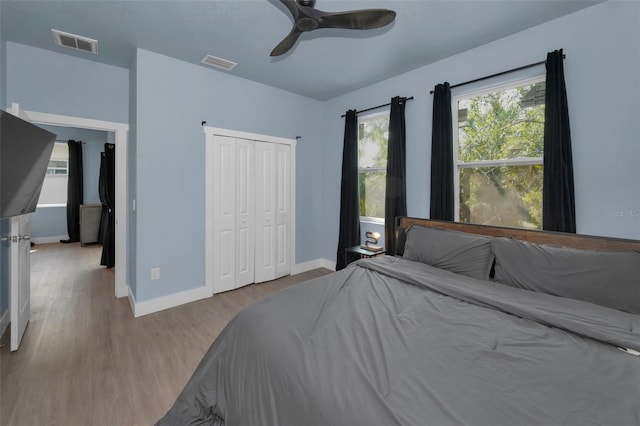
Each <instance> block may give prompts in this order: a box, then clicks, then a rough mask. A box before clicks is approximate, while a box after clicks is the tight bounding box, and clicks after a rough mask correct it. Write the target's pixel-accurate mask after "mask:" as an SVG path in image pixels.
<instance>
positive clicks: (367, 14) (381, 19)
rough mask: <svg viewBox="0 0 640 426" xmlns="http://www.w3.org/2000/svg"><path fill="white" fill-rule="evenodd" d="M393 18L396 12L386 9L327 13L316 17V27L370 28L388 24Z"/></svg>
mask: <svg viewBox="0 0 640 426" xmlns="http://www.w3.org/2000/svg"><path fill="white" fill-rule="evenodd" d="M325 13H326V12H325ZM394 19H396V12H394V11H393V10H388V9H365V10H354V11H349V12H340V13H327V14H326V15H322V16H321V17H319V18H318V28H345V29H350V30H371V29H374V28H380V27H384V26H385V25H389V24H390V23H391V22H393V20H394Z"/></svg>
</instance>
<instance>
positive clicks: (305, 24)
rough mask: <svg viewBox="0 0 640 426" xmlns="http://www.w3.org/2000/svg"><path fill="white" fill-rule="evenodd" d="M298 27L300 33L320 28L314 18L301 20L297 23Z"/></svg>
mask: <svg viewBox="0 0 640 426" xmlns="http://www.w3.org/2000/svg"><path fill="white" fill-rule="evenodd" d="M296 27H298V29H299V30H300V31H313V30H315V29H316V28H318V21H316V20H315V19H312V18H301V19H298V21H296Z"/></svg>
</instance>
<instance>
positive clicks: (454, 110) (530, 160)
mask: <svg viewBox="0 0 640 426" xmlns="http://www.w3.org/2000/svg"><path fill="white" fill-rule="evenodd" d="M545 80H546V76H545V75H544V74H542V75H538V76H535V77H531V78H525V79H522V80H516V81H512V82H509V83H502V84H497V85H492V86H488V87H485V88H482V89H480V90H473V91H468V92H463V93H460V94H458V95H455V96H452V97H451V115H452V126H453V166H454V171H453V193H454V195H453V197H454V198H453V200H454V201H453V203H454V204H453V207H454V220H455V221H456V222H459V221H460V169H461V168H475V167H509V166H530V165H536V164H540V165H542V164H543V158H542V157H524V158H512V159H499V160H481V161H466V162H465V161H459V160H458V136H459V131H458V129H459V127H458V125H459V123H458V102H460V100H462V99H468V98H473V97H476V96H482V95H488V94H489V93H494V92H498V91H501V90H508V89H514V88H516V87H520V86H526V85H529V84H535V83H542V82H544V81H545Z"/></svg>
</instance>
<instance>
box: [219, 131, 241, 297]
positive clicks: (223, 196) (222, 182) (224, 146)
mask: <svg viewBox="0 0 640 426" xmlns="http://www.w3.org/2000/svg"><path fill="white" fill-rule="evenodd" d="M213 180H214V182H213V223H214V225H213V234H214V235H213V274H214V277H213V286H214V292H215V293H219V292H221V291H227V290H233V289H234V288H236V190H235V188H236V139H234V138H228V137H225V136H215V137H214V162H213Z"/></svg>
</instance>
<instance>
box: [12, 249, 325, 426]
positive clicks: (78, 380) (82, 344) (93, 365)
mask: <svg viewBox="0 0 640 426" xmlns="http://www.w3.org/2000/svg"><path fill="white" fill-rule="evenodd" d="M100 253H101V247H100V246H86V247H80V245H79V244H43V245H36V246H35V247H34V251H33V252H32V255H31V262H32V265H31V281H32V284H31V287H32V288H31V320H30V322H29V325H28V328H27V331H26V333H25V336H24V338H23V341H22V344H21V346H20V350H19V351H17V352H13V353H12V352H10V351H9V345H8V343H9V332H7V333H5V335H4V336H3V337H2V339H1V340H0V343H1V344H3V346H2V347H1V348H0V424H2V425H16V426H21V425H35V424H46V425H96V426H101V425H105V426H106V425H109V426H112V425H126V426H129V425H151V424H153V423H154V422H155V421H156V420H158V418H160V417H161V416H162V415H163V414H164V413H165V412H166V411H167V410H168V409H169V407H170V406H171V404H172V403H173V401H174V400H175V398H176V397H177V395H178V393H179V392H180V391H181V390H182V388H183V387H184V385H185V384H186V382H187V380H188V379H189V377H190V376H191V374H192V373H193V370H194V369H195V367H196V366H197V365H198V363H199V362H200V360H201V359H202V356H203V355H204V353H205V352H206V350H207V349H208V348H209V346H210V344H211V342H212V341H213V340H214V339H215V337H216V336H217V335H218V334H219V333H220V331H222V329H223V328H224V326H225V325H226V324H227V323H228V322H229V320H230V319H231V318H233V316H234V315H235V314H236V313H237V312H238V311H239V310H240V309H242V308H243V307H245V306H246V305H248V304H250V303H252V302H254V301H256V300H258V299H260V298H262V297H264V296H266V295H268V294H271V293H273V292H275V291H278V290H280V289H282V288H286V287H288V286H291V285H294V284H296V283H299V282H302V281H306V280H308V279H312V278H316V277H319V276H322V275H325V274H327V273H329V272H330V271H329V270H327V269H317V270H313V271H309V272H306V273H303V274H299V275H295V276H288V277H283V278H281V279H279V280H276V281H272V282H268V283H262V284H254V285H249V286H246V287H243V288H241V289H238V290H233V291H229V292H225V293H222V294H219V295H216V296H214V297H213V298H209V299H204V300H200V301H197V302H193V303H190V304H187V305H183V306H179V307H177V308H173V309H169V310H166V311H162V312H157V313H155V314H151V315H147V316H144V317H141V318H134V317H133V315H132V313H131V309H130V307H129V302H128V300H126V299H116V298H114V296H113V279H114V274H113V270H108V269H105V268H103V267H100V266H99V265H98V264H99V261H100Z"/></svg>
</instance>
